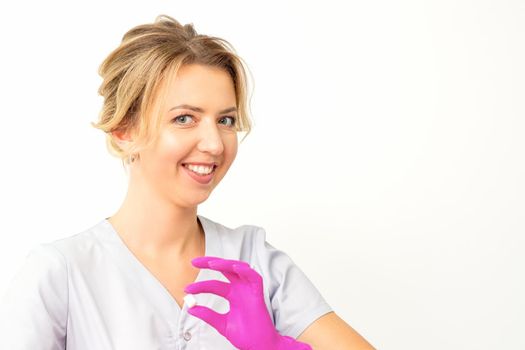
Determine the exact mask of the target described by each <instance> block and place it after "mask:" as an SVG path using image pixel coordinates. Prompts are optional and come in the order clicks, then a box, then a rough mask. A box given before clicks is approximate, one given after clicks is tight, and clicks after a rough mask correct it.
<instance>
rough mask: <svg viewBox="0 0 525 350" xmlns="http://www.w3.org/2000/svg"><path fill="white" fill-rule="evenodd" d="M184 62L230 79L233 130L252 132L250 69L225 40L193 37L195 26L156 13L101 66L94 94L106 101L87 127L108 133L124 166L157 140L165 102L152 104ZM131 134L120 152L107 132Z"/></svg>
mask: <svg viewBox="0 0 525 350" xmlns="http://www.w3.org/2000/svg"><path fill="white" fill-rule="evenodd" d="M186 64H203V65H207V66H210V67H217V68H220V69H222V70H224V71H225V72H227V73H228V74H229V75H230V76H231V78H232V80H233V85H234V87H235V97H236V103H237V115H238V118H237V122H236V123H237V126H236V131H238V132H239V131H242V132H246V135H245V137H246V136H248V134H249V133H250V131H251V128H252V122H251V120H250V111H249V110H250V106H249V102H248V80H247V78H248V76H247V74H246V72H249V69H248V68H247V66H246V65H245V63H244V61H243V60H242V59H241V58H240V57H239V56H238V55H237V53H236V51H235V49H234V48H233V46H232V45H231V44H230V43H228V42H227V41H226V40H224V39H221V38H217V37H211V36H207V35H201V34H197V32H196V31H195V29H194V28H193V24H186V25H184V26H183V25H181V24H180V23H179V22H178V21H177V20H175V19H173V18H172V17H169V16H166V15H160V16H158V17H157V18H156V19H155V22H154V23H151V24H143V25H139V26H136V27H134V28H132V29H130V30H129V31H128V32H127V33H126V34H124V36H123V38H122V41H121V43H120V45H119V46H118V47H117V48H116V49H115V50H114V51H113V52H111V53H110V54H109V56H108V57H106V59H105V60H104V61H103V62H102V64H101V65H100V68H99V75H100V76H101V77H102V79H103V82H102V84H101V85H100V87H99V89H98V93H99V94H100V95H101V96H102V97H103V98H104V102H103V106H102V110H101V111H100V114H99V121H98V122H97V123H93V122H92V123H91V125H92V126H93V127H95V128H97V129H100V130H103V131H104V132H105V133H106V146H107V148H108V151H109V153H110V154H112V155H114V156H116V157H118V158H120V159H121V160H122V164H123V166H125V165H126V164H129V156H130V155H133V154H136V153H138V152H139V151H140V150H141V149H143V148H145V147H148V146H149V145H150V144H151V143H153V142H154V141H155V139H156V137H157V135H158V131H159V127H160V119H161V118H160V114H161V113H160V108H161V106H162V105H163V103H164V99H161V100H160V101H161V102H162V103H161V104H155V101H156V99H157V98H161V96H158V90H159V87H160V86H161V84H162V82H163V81H169V80H170V79H171V77H174V76H176V74H177V72H178V70H179V69H180V67H182V66H183V65H186ZM245 66H246V70H245ZM155 105H156V106H157V107H156V108H155V110H153V108H154V106H155ZM150 116H151V117H150ZM131 130H133V131H135V133H136V135H135V136H136V138H135V139H134V140H133V143H132V144H130V147H129V148H126V149H123V148H122V147H120V146H119V144H118V143H117V142H116V141H115V139H114V137H113V135H112V134H111V133H112V132H114V131H122V132H126V131H131Z"/></svg>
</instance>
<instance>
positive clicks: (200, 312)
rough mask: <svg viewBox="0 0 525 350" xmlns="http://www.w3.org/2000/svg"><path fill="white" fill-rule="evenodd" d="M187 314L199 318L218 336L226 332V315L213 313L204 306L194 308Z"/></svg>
mask: <svg viewBox="0 0 525 350" xmlns="http://www.w3.org/2000/svg"><path fill="white" fill-rule="evenodd" d="M188 313H189V314H190V315H193V316H195V317H197V318H200V319H201V320H203V321H204V322H206V323H207V324H209V325H210V326H212V327H213V328H215V329H216V330H217V331H218V332H219V333H220V334H222V335H224V334H225V330H226V315H225V314H220V313H218V312H215V311H213V310H212V309H210V308H208V307H206V306H198V305H197V306H194V307H192V308H189V309H188Z"/></svg>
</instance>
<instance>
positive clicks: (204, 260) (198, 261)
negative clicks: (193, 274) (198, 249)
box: [191, 256, 220, 269]
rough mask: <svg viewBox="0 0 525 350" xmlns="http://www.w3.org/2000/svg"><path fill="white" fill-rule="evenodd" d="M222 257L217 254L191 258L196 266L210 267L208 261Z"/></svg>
mask: <svg viewBox="0 0 525 350" xmlns="http://www.w3.org/2000/svg"><path fill="white" fill-rule="evenodd" d="M216 259H220V258H219V257H216V256H199V257H196V258H194V259H192V260H191V264H192V265H193V266H195V267H200V268H206V269H207V268H208V262H210V261H212V260H216Z"/></svg>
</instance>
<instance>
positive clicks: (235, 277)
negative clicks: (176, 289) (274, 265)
mask: <svg viewBox="0 0 525 350" xmlns="http://www.w3.org/2000/svg"><path fill="white" fill-rule="evenodd" d="M191 263H192V264H193V266H195V267H198V268H206V269H211V270H215V271H220V272H222V274H223V275H224V276H225V277H226V278H227V279H228V280H229V281H230V282H231V283H227V282H223V281H218V280H208V281H200V282H195V283H191V284H188V285H187V286H186V288H184V291H185V292H186V293H188V294H198V293H213V294H216V295H219V296H221V297H223V298H225V299H226V300H228V301H229V302H230V310H229V311H228V312H227V313H225V314H220V313H218V312H215V311H213V310H211V309H210V308H208V307H205V306H198V305H196V306H193V307H192V308H190V309H188V313H189V314H191V315H193V316H195V317H197V318H200V319H201V320H203V321H205V322H206V323H208V324H209V325H210V326H212V327H213V328H215V329H216V330H217V331H218V332H219V333H220V334H222V335H223V336H224V337H225V338H226V339H228V340H229V341H230V342H231V343H232V344H233V345H234V346H235V347H237V348H238V349H240V350H312V347H311V346H310V345H308V344H305V343H301V342H299V341H297V340H295V339H294V338H292V337H289V336H283V335H281V334H279V333H278V332H277V330H276V329H275V326H274V324H273V322H272V319H271V318H270V315H269V314H268V309H267V308H266V304H265V302H264V296H263V279H262V277H261V275H259V273H258V272H257V271H255V270H253V269H252V268H251V267H250V265H249V264H248V263H246V262H244V261H239V260H227V259H222V258H218V257H212V256H203V257H198V258H195V259H193V260H192V261H191Z"/></svg>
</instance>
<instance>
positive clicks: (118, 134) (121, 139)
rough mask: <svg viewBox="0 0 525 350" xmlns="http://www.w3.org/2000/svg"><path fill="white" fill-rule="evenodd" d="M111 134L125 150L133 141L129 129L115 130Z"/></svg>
mask: <svg viewBox="0 0 525 350" xmlns="http://www.w3.org/2000/svg"><path fill="white" fill-rule="evenodd" d="M111 136H112V137H113V140H115V142H116V143H117V144H118V145H119V146H120V148H122V149H123V150H126V149H127V148H128V147H129V145H130V144H131V143H133V135H131V133H130V132H129V131H123V130H115V131H112V132H111Z"/></svg>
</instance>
